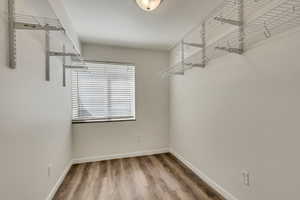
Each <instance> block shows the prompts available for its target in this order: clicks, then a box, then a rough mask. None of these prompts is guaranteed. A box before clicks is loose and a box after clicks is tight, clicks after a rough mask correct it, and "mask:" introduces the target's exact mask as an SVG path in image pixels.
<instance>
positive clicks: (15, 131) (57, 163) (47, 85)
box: [0, 0, 72, 200]
mask: <svg viewBox="0 0 300 200" xmlns="http://www.w3.org/2000/svg"><path fill="white" fill-rule="evenodd" d="M16 7H17V9H16V11H17V12H18V13H23V14H31V15H37V16H47V17H54V13H53V12H52V10H51V9H50V5H49V4H48V2H47V0H16ZM44 37H45V33H44V32H42V31H41V32H31V31H18V33H17V69H15V70H12V69H10V68H8V45H7V41H8V35H7V0H0V49H1V51H0V91H1V97H0V158H1V161H0V163H1V164H0V199H7V200H21V199H22V200H42V199H46V197H47V196H48V194H49V193H50V190H51V189H52V188H53V186H54V184H55V183H56V182H57V180H58V178H59V177H60V175H61V174H62V173H63V170H64V169H65V167H66V166H68V164H69V162H70V161H71V159H72V155H71V154H72V148H71V145H72V138H71V136H72V134H71V102H70V100H71V96H70V87H66V88H63V87H62V65H61V64H62V63H61V60H60V59H57V58H53V59H51V82H46V81H45V53H44V51H45V48H44ZM52 38H53V39H54V40H53V41H54V43H53V44H55V45H53V48H58V47H59V48H60V49H61V46H62V44H61V42H59V40H58V39H55V37H53V35H52ZM58 50H59V49H58ZM49 164H50V165H52V170H51V176H50V177H48V171H47V170H48V169H47V167H48V165H49Z"/></svg>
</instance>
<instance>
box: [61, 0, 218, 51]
mask: <svg viewBox="0 0 300 200" xmlns="http://www.w3.org/2000/svg"><path fill="white" fill-rule="evenodd" d="M221 1H222V0H164V1H163V3H162V5H161V6H160V7H159V8H158V9H157V10H155V11H153V12H145V11H143V10H142V9H140V8H139V7H138V6H137V5H136V3H135V0H85V1H83V0H64V1H63V2H64V4H65V7H66V10H67V12H68V14H69V15H70V18H71V19H72V23H73V26H74V28H75V30H76V32H77V33H78V35H79V37H80V40H81V41H82V42H86V43H99V44H105V45H113V46H125V47H133V48H144V49H162V50H167V49H170V48H171V47H172V46H173V45H174V44H175V43H176V42H178V41H180V40H181V38H182V37H183V35H184V34H185V33H187V32H188V31H189V30H190V29H192V28H193V27H195V26H196V25H197V24H199V23H200V22H201V19H203V17H204V16H206V15H207V14H208V13H209V11H210V10H212V9H213V8H214V7H216V6H217V5H218V4H219V3H220V2H221Z"/></svg>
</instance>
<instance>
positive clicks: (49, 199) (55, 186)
mask: <svg viewBox="0 0 300 200" xmlns="http://www.w3.org/2000/svg"><path fill="white" fill-rule="evenodd" d="M72 165H73V162H72V161H71V162H70V163H69V164H68V165H67V166H66V167H65V169H64V171H63V172H62V174H61V176H60V177H59V179H58V180H57V182H56V183H55V185H54V186H53V188H52V190H51V191H50V193H49V195H48V197H47V198H46V200H52V199H53V197H54V195H55V194H56V192H57V190H58V188H59V187H60V185H61V184H62V182H63V181H64V179H65V177H66V175H67V173H68V172H69V170H70V169H71V167H72Z"/></svg>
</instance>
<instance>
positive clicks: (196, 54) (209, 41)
mask: <svg viewBox="0 0 300 200" xmlns="http://www.w3.org/2000/svg"><path fill="white" fill-rule="evenodd" d="M298 26H300V0H225V1H224V2H223V3H222V4H221V5H220V6H218V7H217V8H215V9H214V10H213V11H212V12H211V13H210V14H209V15H208V16H207V17H206V18H204V20H203V22H202V24H201V25H200V26H197V27H196V28H194V29H193V30H192V31H190V32H189V33H188V34H186V35H185V36H184V37H183V39H182V40H181V41H180V42H179V43H178V44H177V45H175V47H174V48H172V49H171V53H170V55H171V56H170V61H171V62H170V63H171V66H170V67H169V68H167V69H166V70H165V71H163V72H162V75H163V76H164V77H168V76H170V75H174V74H175V75H184V73H185V71H186V70H189V69H191V68H194V67H199V66H200V67H206V66H207V64H208V63H209V61H210V60H212V59H215V58H218V57H221V56H224V55H227V54H229V53H236V54H243V53H244V52H245V51H247V50H248V49H250V48H252V47H253V46H255V44H257V43H259V42H261V41H263V40H266V39H269V38H270V37H272V36H275V35H277V34H280V33H283V32H286V31H288V30H289V29H292V28H295V27H298ZM186 42H188V43H191V44H193V43H197V44H199V45H202V48H196V47H186V45H183V44H185V43H186ZM199 63H200V64H201V65H199Z"/></svg>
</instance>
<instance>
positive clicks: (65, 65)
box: [52, 46, 88, 87]
mask: <svg viewBox="0 0 300 200" xmlns="http://www.w3.org/2000/svg"><path fill="white" fill-rule="evenodd" d="M65 52H66V47H65V46H63V52H61V53H60V55H61V54H62V56H63V87H66V86H67V77H66V76H67V69H71V70H79V69H88V67H87V66H85V65H83V66H79V65H77V66H73V65H67V64H66V56H73V55H72V53H65ZM52 53H53V52H52ZM76 56H78V55H76Z"/></svg>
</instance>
